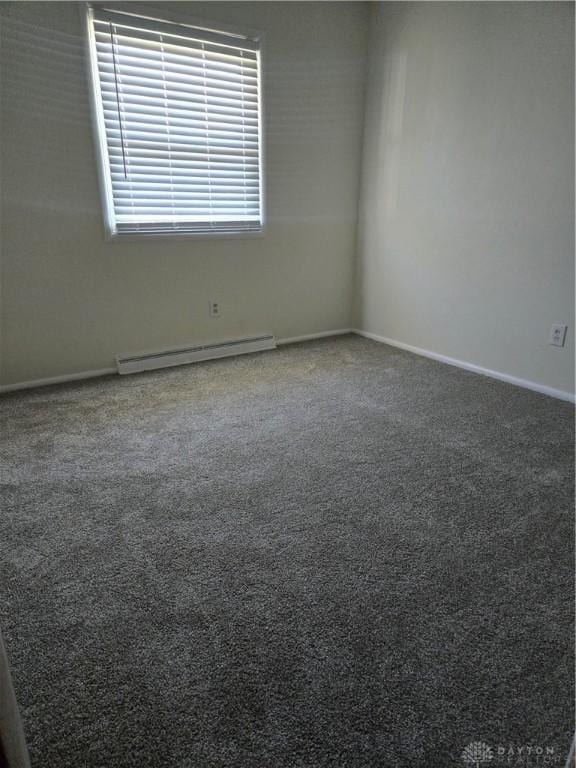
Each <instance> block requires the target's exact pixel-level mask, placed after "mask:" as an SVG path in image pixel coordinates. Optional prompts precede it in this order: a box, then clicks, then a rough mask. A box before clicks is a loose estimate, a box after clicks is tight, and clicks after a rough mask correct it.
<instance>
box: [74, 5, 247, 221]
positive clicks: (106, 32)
mask: <svg viewBox="0 0 576 768" xmlns="http://www.w3.org/2000/svg"><path fill="white" fill-rule="evenodd" d="M88 28H89V36H90V51H91V65H92V85H93V88H94V101H95V107H96V120H97V127H98V132H99V149H100V154H101V171H102V182H103V185H104V193H105V194H104V197H105V202H106V207H107V211H106V214H107V225H108V228H109V230H110V232H111V233H112V234H119V235H121V234H125V233H127V234H134V233H142V234H162V233H189V234H194V233H198V234H205V233H226V232H242V231H259V230H260V229H261V228H262V167H261V151H260V150H261V125H260V81H259V80H260V56H259V43H258V41H256V40H252V39H249V38H246V37H242V36H239V35H238V36H236V35H232V34H229V33H221V32H215V31H212V30H206V29H199V28H195V27H190V26H186V25H180V24H174V23H171V22H163V21H158V20H156V19H149V18H144V17H139V16H135V15H132V14H128V13H120V12H116V11H110V10H107V9H103V8H90V9H89V11H88Z"/></svg>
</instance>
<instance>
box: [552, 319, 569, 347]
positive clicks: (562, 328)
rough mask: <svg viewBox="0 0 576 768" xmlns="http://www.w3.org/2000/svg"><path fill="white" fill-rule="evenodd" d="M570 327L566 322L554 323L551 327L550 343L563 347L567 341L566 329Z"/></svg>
mask: <svg viewBox="0 0 576 768" xmlns="http://www.w3.org/2000/svg"><path fill="white" fill-rule="evenodd" d="M567 328H568V326H567V325H565V323H554V325H553V326H552V327H551V328H550V339H549V340H548V343H549V344H552V346H553V347H563V346H564V342H565V341H566V329H567Z"/></svg>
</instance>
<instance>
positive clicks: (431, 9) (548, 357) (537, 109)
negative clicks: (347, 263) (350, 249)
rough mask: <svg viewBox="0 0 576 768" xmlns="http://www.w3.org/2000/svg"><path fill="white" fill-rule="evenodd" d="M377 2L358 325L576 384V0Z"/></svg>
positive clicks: (565, 385)
mask: <svg viewBox="0 0 576 768" xmlns="http://www.w3.org/2000/svg"><path fill="white" fill-rule="evenodd" d="M372 11H373V15H372V20H371V32H372V34H371V43H370V47H371V61H370V78H369V86H368V94H367V112H366V133H365V146H364V173H363V185H362V199H363V203H362V216H361V224H360V249H359V260H358V269H357V291H356V309H355V313H356V318H355V321H356V324H357V325H358V326H359V327H360V328H362V329H364V330H367V331H370V332H372V333H375V334H379V335H381V336H384V337H388V338H391V339H394V340H396V341H400V342H404V343H406V344H410V345H413V346H416V347H420V348H423V349H426V350H428V351H431V352H435V353H439V354H442V355H446V356H449V357H453V358H456V359H459V360H461V361H464V362H469V363H474V364H476V365H479V366H483V367H485V368H489V369H494V370H497V371H500V372H504V373H507V374H510V375H512V376H516V377H519V378H523V379H528V380H531V381H533V382H536V383H539V384H543V385H546V386H549V387H553V388H557V389H561V390H564V391H571V392H573V391H574V376H573V372H574V356H573V348H574V335H573V317H574V271H573V262H574V225H573V212H574V202H573V201H574V197H573V183H574V154H573V141H574V134H573V130H574V129H573V126H574V122H573V113H574V77H573V66H574V55H573V46H574V39H573V38H574V19H573V13H574V7H573V5H572V4H571V3H548V2H542V3H539V2H527V3H523V2H513V3H498V2H487V3H482V2H478V3H476V2H466V3H427V2H423V3H394V2H392V3H383V4H379V5H374V6H373V8H372ZM561 321H564V322H567V323H569V324H570V328H569V331H568V338H567V342H566V347H565V348H564V349H558V348H555V347H551V346H549V345H548V343H547V342H548V332H549V328H550V325H551V324H552V323H554V322H561Z"/></svg>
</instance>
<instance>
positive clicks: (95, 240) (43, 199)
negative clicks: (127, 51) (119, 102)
mask: <svg viewBox="0 0 576 768" xmlns="http://www.w3.org/2000/svg"><path fill="white" fill-rule="evenodd" d="M162 5H163V7H164V8H168V9H170V6H169V5H168V6H167V5H164V4H162ZM170 5H172V4H170ZM170 10H171V11H172V13H174V12H177V13H180V14H183V13H189V14H190V15H191V16H193V17H196V18H208V19H212V20H215V21H219V20H220V21H222V22H225V23H227V24H232V25H234V24H238V25H240V26H247V27H251V28H256V29H259V30H263V31H264V32H265V33H266V41H265V46H266V47H265V69H264V73H265V80H264V105H265V121H266V122H265V131H266V134H265V138H266V187H267V212H268V231H267V234H266V236H265V237H262V238H256V239H242V240H216V239H215V240H196V241H194V240H186V241H173V240H172V241H171V240H165V241H161V242H159V241H153V242H150V241H148V242H143V241H142V242H137V243H108V242H105V240H104V234H103V224H102V216H101V211H100V202H99V190H98V183H97V173H96V162H95V153H94V145H93V138H92V131H91V122H90V114H89V101H88V93H87V86H86V77H85V70H84V61H83V48H82V32H81V18H80V8H79V7H78V6H76V4H73V3H44V2H39V3H33V2H31V3H4V4H3V5H2V40H1V42H2V54H1V55H2V71H1V85H2V104H1V120H2V123H1V126H0V129H1V135H2V158H1V159H2V172H3V173H2V202H3V210H2V214H3V216H2V221H3V228H2V254H1V255H2V277H1V281H2V287H3V296H2V305H1V306H2V340H3V345H2V350H1V354H2V360H3V373H2V379H1V381H2V383H4V384H9V383H13V382H20V381H26V380H31V379H38V378H44V377H50V376H58V375H64V374H70V373H75V372H81V371H85V370H90V369H99V368H105V367H108V366H111V365H112V364H113V356H114V354H115V353H118V352H130V351H137V350H146V349H155V348H163V347H166V346H169V345H178V344H182V343H188V342H194V341H202V340H211V339H219V338H227V337H237V336H239V335H243V334H249V333H258V332H260V331H271V332H273V333H275V334H276V335H277V336H278V337H280V338H282V337H291V336H298V335H302V334H310V333H315V332H321V331H328V330H331V329H338V328H343V327H347V326H349V324H350V312H351V302H352V275H353V261H354V249H355V237H356V209H357V199H358V176H359V167H360V147H361V135H362V120H363V93H364V63H365V61H364V58H365V50H366V45H365V33H366V21H367V8H366V7H365V6H364V4H363V3H346V2H344V3H340V2H337V3H321V2H319V3H292V2H286V3H282V2H279V3H276V2H269V3H234V2H233V3H209V4H208V3H206V4H202V3H193V2H190V3H177V4H174V7H173V8H172V9H170ZM209 299H219V300H220V302H221V305H222V316H221V317H220V318H217V319H214V318H210V317H209V316H208V300H209Z"/></svg>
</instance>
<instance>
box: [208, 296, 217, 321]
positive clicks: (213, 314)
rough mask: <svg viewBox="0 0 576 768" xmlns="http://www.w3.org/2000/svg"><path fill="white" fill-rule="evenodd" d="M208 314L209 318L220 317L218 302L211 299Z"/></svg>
mask: <svg viewBox="0 0 576 768" xmlns="http://www.w3.org/2000/svg"><path fill="white" fill-rule="evenodd" d="M208 312H209V314H210V317H220V302H219V301H216V300H214V299H211V300H210V302H209V303H208Z"/></svg>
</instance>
